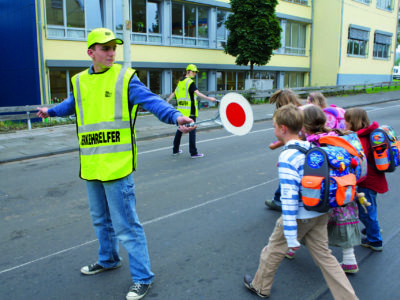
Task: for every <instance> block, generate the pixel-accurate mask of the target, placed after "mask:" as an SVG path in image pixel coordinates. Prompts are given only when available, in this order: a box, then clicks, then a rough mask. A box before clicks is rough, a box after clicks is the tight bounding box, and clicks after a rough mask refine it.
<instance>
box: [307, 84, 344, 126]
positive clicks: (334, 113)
mask: <svg viewBox="0 0 400 300" xmlns="http://www.w3.org/2000/svg"><path fill="white" fill-rule="evenodd" d="M307 103H308V104H314V105H317V106H319V107H321V108H322V110H323V111H324V113H325V116H326V124H325V125H326V127H328V128H332V129H345V127H346V125H345V122H344V113H345V110H344V109H343V108H341V107H339V106H336V105H334V104H331V105H329V106H328V103H327V102H326V99H325V97H324V95H323V94H322V93H320V92H314V93H310V95H308V97H307Z"/></svg>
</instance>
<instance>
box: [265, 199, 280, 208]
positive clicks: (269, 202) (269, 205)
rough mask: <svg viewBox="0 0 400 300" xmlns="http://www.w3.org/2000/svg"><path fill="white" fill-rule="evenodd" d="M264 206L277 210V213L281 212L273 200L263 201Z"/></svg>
mask: <svg viewBox="0 0 400 300" xmlns="http://www.w3.org/2000/svg"><path fill="white" fill-rule="evenodd" d="M265 205H266V206H268V207H269V209H272V210H277V211H282V206H281V205H278V204H276V201H275V200H270V199H268V200H265Z"/></svg>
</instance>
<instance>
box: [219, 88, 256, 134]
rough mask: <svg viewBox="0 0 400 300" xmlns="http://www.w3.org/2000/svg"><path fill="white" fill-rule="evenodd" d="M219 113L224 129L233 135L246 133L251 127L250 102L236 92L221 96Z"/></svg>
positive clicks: (251, 112) (251, 113)
mask: <svg viewBox="0 0 400 300" xmlns="http://www.w3.org/2000/svg"><path fill="white" fill-rule="evenodd" d="M219 115H220V117H221V122H222V125H223V126H224V127H225V129H226V130H227V131H228V132H230V133H232V134H234V135H245V134H248V133H249V132H250V130H251V128H252V127H253V121H254V120H253V110H252V109H251V106H250V103H249V102H248V101H247V100H246V98H244V97H243V96H242V95H240V94H238V93H228V94H226V95H225V96H223V97H222V99H221V103H220V105H219Z"/></svg>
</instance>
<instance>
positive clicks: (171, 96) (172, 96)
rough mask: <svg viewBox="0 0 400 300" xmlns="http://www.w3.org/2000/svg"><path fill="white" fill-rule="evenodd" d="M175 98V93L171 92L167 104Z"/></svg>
mask: <svg viewBox="0 0 400 300" xmlns="http://www.w3.org/2000/svg"><path fill="white" fill-rule="evenodd" d="M174 96H175V92H172V93H171V95H169V97H168V99H167V102H168V103H169V101H171V99H172V98H174Z"/></svg>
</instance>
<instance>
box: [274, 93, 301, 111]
mask: <svg viewBox="0 0 400 300" xmlns="http://www.w3.org/2000/svg"><path fill="white" fill-rule="evenodd" d="M269 103H271V104H274V103H275V106H276V109H278V108H280V107H282V106H284V105H288V104H293V105H295V106H301V103H300V100H299V96H297V94H296V93H295V92H293V91H292V90H290V89H284V90H277V91H276V92H275V93H273V94H272V96H271V97H270V98H269Z"/></svg>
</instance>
